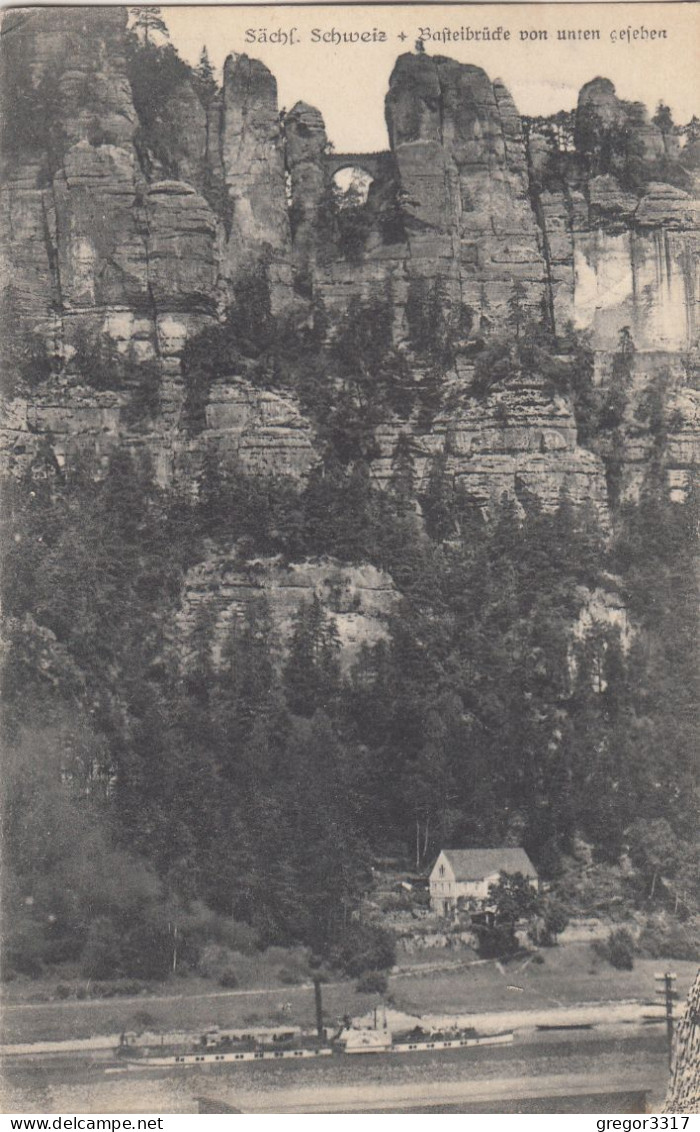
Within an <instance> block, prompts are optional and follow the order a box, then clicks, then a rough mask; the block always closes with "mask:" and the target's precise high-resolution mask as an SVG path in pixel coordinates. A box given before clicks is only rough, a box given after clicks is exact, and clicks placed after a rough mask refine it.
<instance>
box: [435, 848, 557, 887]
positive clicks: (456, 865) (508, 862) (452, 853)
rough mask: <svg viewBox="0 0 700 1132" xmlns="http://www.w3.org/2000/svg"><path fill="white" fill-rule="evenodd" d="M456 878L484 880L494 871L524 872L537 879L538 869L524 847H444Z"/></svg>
mask: <svg viewBox="0 0 700 1132" xmlns="http://www.w3.org/2000/svg"><path fill="white" fill-rule="evenodd" d="M442 852H443V854H444V856H445V857H446V858H447V860H448V861H449V863H450V866H451V867H452V871H453V873H454V875H455V880H483V879H484V877H488V876H493V874H494V873H522V874H523V876H526V877H534V878H535V879H537V869H536V868H535V866H534V865H533V863H532V861H531V860H530V858H529V857H528V855H527V853H526V852H525V850H524V849H519V848H511V847H509V846H505V847H504V848H503V849H443V850H442Z"/></svg>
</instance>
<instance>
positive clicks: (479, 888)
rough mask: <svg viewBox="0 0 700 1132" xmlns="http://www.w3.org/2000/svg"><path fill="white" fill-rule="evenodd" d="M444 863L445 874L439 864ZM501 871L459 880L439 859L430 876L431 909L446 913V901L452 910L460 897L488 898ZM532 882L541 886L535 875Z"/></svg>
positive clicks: (438, 912)
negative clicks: (481, 876)
mask: <svg viewBox="0 0 700 1132" xmlns="http://www.w3.org/2000/svg"><path fill="white" fill-rule="evenodd" d="M440 864H443V865H444V867H445V872H444V875H443V876H442V877H441V876H440V875H439V866H440ZM499 876H500V872H496V873H492V874H491V875H490V876H487V877H483V878H482V879H481V880H469V881H457V880H455V877H454V874H453V873H452V871H451V869H449V867H448V866H447V865H446V864H445V862H441V861H440V860H439V859H438V861H437V863H436V865H435V868H434V870H433V872H432V874H431V877H430V908H431V911H433V912H436V913H437V914H438V915H444V914H445V902H448V903H449V907H450V910H451V909H453V908H454V907H455V905H456V903H457V901H458V900H459V899H460V897H465V898H470V899H472V900H486V898H487V897H488V894H489V888H490V887H491V885H492V884H497V883H498V878H499ZM530 883H531V884H532V886H533V888H535V889H537V888H538V887H539V882H538V880H537V879H536V878H535V877H532V878H531V881H530Z"/></svg>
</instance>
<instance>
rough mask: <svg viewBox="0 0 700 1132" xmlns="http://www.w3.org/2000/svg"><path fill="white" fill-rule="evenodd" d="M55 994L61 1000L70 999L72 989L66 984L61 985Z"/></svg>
mask: <svg viewBox="0 0 700 1132" xmlns="http://www.w3.org/2000/svg"><path fill="white" fill-rule="evenodd" d="M54 994H55V996H56V998H60V999H66V998H70V996H71V989H70V987H67V986H66V984H65V983H59V984H58V986H57V987H56V990H55V991H54Z"/></svg>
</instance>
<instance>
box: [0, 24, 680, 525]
mask: <svg viewBox="0 0 700 1132" xmlns="http://www.w3.org/2000/svg"><path fill="white" fill-rule="evenodd" d="M5 26H6V29H7V33H8V34H6V35H5V36H4V50H5V55H6V64H7V66H6V72H7V74H8V76H9V80H8V83H9V89H8V90H7V91H6V94H5V100H6V106H7V107H8V108H9V109H10V111H11V113H10V114H8V112H7V110H6V113H5V118H6V119H8V120H9V121H8V139H7V141H6V145H5V153H6V172H5V179H4V186H3V192H2V221H1V223H2V244H3V248H4V257H5V258H4V262H3V269H4V272H5V276H4V277H5V279H6V280H8V286H7V287H6V290H5V300H6V309H7V311H8V312H9V315H6V318H7V319H8V321H9V322H11V323H12V329H13V331H14V332H15V336H16V337H18V340H19V346H18V348H17V350H16V351H15V354H14V355H13V359H14V361H13V365H14V370H15V372H12V373H10V374H9V375H8V377H9V378H10V380H9V383H8V384H9V390H8V391H9V392H10V393H11V394H15V395H16V396H14V397H13V398H11V403H10V407H9V410H8V413H7V429H6V431H5V439H4V446H5V459H6V462H8V463H9V464H10V465H11V466H13V467H14V466H21V465H22V464H23V463H24V462H25V461H26V459H27V458H28V457H29V456H30V455H31V453H32V452H33V451H34V450H35V449H36V445H37V443H38V441H39V439H40V438H41V437H42V436H44V437H45V436H49V437H50V439H51V441H52V443H53V444H54V447H55V450H56V453H57V455H58V457H59V459H60V460H65V459H69V458H70V453H71V452H72V451H74V450H77V449H79V448H84V447H94V448H95V449H96V450H97V451H98V452H100V453H106V452H107V451H108V450H109V448H110V447H111V446H113V445H115V444H128V445H131V446H132V447H134V448H138V449H144V448H146V449H148V450H149V451H150V452H151V454H152V456H153V459H154V465H155V467H156V469H157V472H158V475H159V476H160V478H161V479H162V480H163V481H164V482H165V481H167V480H170V479H173V478H178V477H179V478H180V479H182V480H183V481H184V482H185V483H186V484H187V485H188V486H189V487H191V488H192V490H193V491H194V490H196V480H197V474H198V471H197V470H198V468H199V467H200V466H201V461H202V456H203V453H204V452H206V451H207V450H209V449H211V448H212V447H213V448H214V449H215V450H216V451H217V452H222V453H226V452H229V453H234V454H236V455H237V456H238V457H240V459H241V461H242V463H243V465H244V466H245V467H246V468H247V469H248V470H250V471H254V472H257V471H265V472H273V473H278V474H284V475H293V476H296V477H303V476H304V475H305V474H306V473H307V472H308V470H309V468H310V467H312V466H313V463H314V461H315V460H316V459H317V449H315V448H314V439H313V437H314V429H313V427H312V424H311V421H310V420H309V419H305V418H304V417H303V416H302V415H301V412H300V409H299V405H298V402H297V400H296V398H295V396H294V394H293V393H292V392H290V391H289V390H284V389H276V388H270V387H269V384H270V383H269V382H268V383H267V385H268V387H261V385H260V382H256V381H253V382H251V381H249V380H248V378H247V375H246V372H245V367H243V369H241V370H239V371H236V370H235V369H230V368H229V369H228V370H227V371H226V372H220V373H219V374H217V375H216V380H215V381H213V383H212V384H211V386H210V388H209V390H208V393H207V403H206V405H205V406H204V412H203V421H202V424H203V427H202V428H201V429H200V430H199V431H198V432H197V433H196V434H193V433H192V430H191V429H190V428H189V427H188V423H187V414H186V389H185V387H184V383H183V374H182V354H183V349H184V348H185V346H186V344H187V343H188V342H191V341H192V340H193V339H195V338H196V336H197V335H198V334H201V332H202V331H203V330H205V329H206V328H211V327H215V326H218V325H219V324H220V322H221V319H222V317H223V314H224V311H225V310H226V309H227V308H229V307H230V305H231V304H232V303H233V304H234V305H235V302H236V296H237V294H238V292H237V289H236V288H237V286H239V284H240V283H241V280H243V281H245V279H246V277H247V274H248V273H249V272H250V271H251V269H253V268H254V267H255V266H256V265H260V264H262V265H263V266H264V270H265V273H266V278H267V281H268V285H269V293H270V303H271V310H272V312H273V314H279V315H281V316H285V313H289V312H292V313H294V315H295V317H297V318H301V319H302V320H303V318H304V317H305V314H304V312H305V311H308V310H309V309H310V307H313V306H315V307H318V304H319V303H321V304H323V306H324V307H325V310H326V312H327V314H328V317H329V318H330V324H329V328H328V335H329V336H330V338H332V336H333V333H334V325H335V324H336V322H337V319H338V318H339V317H340V316H341V315H342V313H343V311H345V310H346V309H347V307H348V304H349V303H350V301H351V300H352V299H353V297H361V298H364V299H367V298H368V296H370V295H371V294H372V293H373V291H376V289H377V288H381V287H384V288H385V289H386V287H387V285H388V286H389V293H390V295H391V302H392V304H393V325H394V339H395V344H396V347H397V349H398V350H399V351H402V352H403V353H404V356H405V357H406V359H407V361H408V364H409V366H410V365H414V366H417V365H418V362H417V361H416V359H415V358H413V357H412V354H411V346H410V327H409V325H408V315H407V303H408V300H409V296H410V293H411V287H412V285H414V284H415V282H416V280H419V281H420V280H424V281H426V283H427V284H428V285H431V284H435V283H436V282H438V281H439V283H440V286H441V287H442V288H443V293H444V297H445V302H447V303H449V304H450V305H451V306H453V307H455V308H460V309H463V310H464V311H466V312H467V315H468V320H469V322H470V325H471V331H470V332H469V333H470V334H471V340H470V342H467V347H469V346H470V344H471V346H472V347H474V346H475V342H476V340H477V339H479V338H480V339H481V340H483V339H486V340H487V341H488V340H489V337H490V336H493V335H497V334H498V333H499V332H501V331H503V329H504V328H505V327H507V324H508V319H509V317H510V315H509V309H510V304H511V303H512V299H513V293H514V287H516V286H517V287H518V289H519V290H518V295H519V298H518V302H519V303H520V304H521V307H522V311H523V317H529V318H535V319H537V320H542V319H544V320H545V321H547V322H549V323H551V324H552V326H553V327H555V328H556V329H557V330H562V329H563V328H564V326H565V324H566V323H567V322H569V321H571V322H573V323H574V324H575V326H576V327H577V328H578V329H579V330H581V331H586V332H587V333H588V334H589V335H590V342H591V345H592V348H593V350H594V353H595V358H596V381H597V382H598V383H599V384H600V385H601V386H602V387H605V385H606V383H609V382H610V381H611V380H612V378H611V373H612V372H613V369H614V366H613V365H612V361H611V359H613V357H614V354H615V351H616V349H617V346H618V341H619V335H620V332H621V331H622V330H623V328H625V327H627V328H629V332H630V334H631V337H632V339H633V342H634V346H635V358H634V364H633V391H632V395H631V396H630V400H629V405H628V408H627V411H626V417H625V421H624V425H623V427H622V430H621V433H620V435H618V442H619V443H620V444H621V445H622V446H623V448H624V453H623V462H624V463H625V467H626V471H625V477H626V478H625V484H624V490H625V491H627V492H634V491H635V490H638V488H639V484H640V482H641V479H643V475H644V467H645V466H646V465H645V461H647V458H648V454H649V450H650V445H651V444H652V440H651V439H650V435H649V433H648V430H646V431H645V427H644V425H643V423H642V424H640V421H639V419H638V414H637V417H635V413H636V411H637V409H638V402H639V398H641V397H642V396H643V395H644V392H645V391H646V390H647V389H648V387H649V384H650V382H653V381H654V380H657V379H658V378H659V375H665V380H666V384H665V388H666V390H667V393H668V398H669V401H668V404H669V406H670V408H669V412H668V414H667V417H668V427H667V429H666V433H667V437H666V451H665V462H666V474H667V478H668V481H669V484H670V486H671V487H672V489H673V490H674V491H675V492H676V493H680V494H682V493H683V491H684V490H685V489H686V487H687V482H688V479H689V476H690V474H691V471H692V468H693V466H694V460H695V458H696V448H695V437H696V432H695V422H696V417H697V403H696V400H695V394H694V392H693V390H692V388H691V386H690V376H692V371H693V367H694V365H695V359H696V357H697V316H696V304H697V293H698V287H697V282H698V281H697V263H698V257H697V238H698V236H697V231H698V229H697V200H696V198H695V195H694V191H695V185H696V182H697V169H696V166H697V160H696V158H695V157H694V156H693V154H694V150H693V148H692V145H691V144H690V143H689V145H688V146H687V147H686V150H681V149H680V144H679V141H678V138H677V136H676V135H674V134H672V133H671V132H670V131H669V130H666V131H664V130H663V129H662V128H661V126H659V125H657V124H655V123H653V122H650V121H649V119H648V116H647V115H646V111H645V110H644V108H643V107H641V106H639V105H637V104H633V105H629V104H626V103H623V102H621V101H620V100H619V99H618V98H617V95H616V93H615V90H614V87H613V85H612V83H610V82H609V81H608V80H602V79H597V80H595V81H594V82H593V83H589V84H587V86H586V87H584V89H583V91H582V92H581V98H580V102H579V107H578V110H577V113H576V116H575V121H574V123H573V127H572V131H571V136H570V137H568V138H564V139H562V137H561V136H559V137H554V136H553V133H552V130H551V129H550V128H549V127H548V126H547V124H546V123H544V124H543V123H542V122H539V123H534V124H533V123H527V129H524V128H523V123H522V121H521V119H520V117H519V115H518V112H517V109H516V107H515V105H514V103H513V100H512V98H511V97H510V94H509V93H508V91H507V89H506V88H505V86H504V85H503V84H502V83H501V82H500V81H498V80H496V81H491V80H490V79H489V77H488V76H487V75H486V74H485V72H484V71H482V70H481V69H480V68H478V67H475V66H470V65H466V64H460V63H457V62H455V61H454V60H451V59H448V58H444V57H441V56H428V55H425V54H422V55H413V54H407V55H402V56H401V57H400V58H399V59H398V60H397V63H396V66H395V68H394V71H393V74H392V76H391V79H390V84H389V91H388V94H387V100H386V118H387V126H388V133H389V144H390V148H389V150H388V151H387V152H386V153H384V154H369V155H362V154H353V155H337V154H333V153H332V152H329V147H328V145H327V138H326V133H325V128H324V124H323V120H322V117H321V115H320V113H319V112H318V111H317V110H316V109H314V108H313V107H311V106H308V105H307V104H305V103H299V104H297V106H295V107H294V108H293V109H292V110H291V111H290V112H289V113H288V114H287V115H286V116H285V117H284V119H283V120H281V119H280V114H279V109H278V104H277V91H276V83H275V80H274V77H273V76H272V75H271V74H270V72H269V71H268V70H267V69H266V68H265V67H264V66H263V65H262V64H261V63H259V62H258V61H256V60H254V59H249V58H247V57H246V56H243V55H242V56H231V57H229V59H228V60H227V62H226V65H225V67H224V73H223V84H222V88H221V90H220V91H218V92H216V93H214V94H213V95H212V96H211V97H209V98H207V99H203V98H202V96H201V92H198V90H197V89H196V82H195V81H194V79H195V76H193V74H192V73H191V72H189V71H188V69H187V68H186V67H185V66H184V64H181V63H180V61H179V60H177V59H176V57H175V56H174V52H172V49H169V48H168V49H166V52H165V55H163V54H162V53H161V55H160V56H158V68H160V69H159V70H158V76H160V77H159V78H158V82H160V83H161V85H162V82H163V81H164V80H163V79H162V76H163V75H166V74H167V76H169V78H168V84H167V91H165V93H163V91H162V90H161V94H160V96H159V97H161V102H160V103H158V105H157V106H155V103H154V99H156V94H155V93H154V92H153V90H150V87H149V83H148V82H145V83H141V84H139V81H137V77H138V76H137V75H136V74H135V71H134V61H133V55H134V50H135V49H134V43H133V38H132V39H130V38H129V37H128V35H127V31H126V26H127V18H126V12H125V10H124V9H119V8H111V9H110V8H99V9H91V10H90V9H71V8H67V9H60V10H46V11H43V10H32V9H27V10H17V11H15V12H11V13H8V14H7V16H6V20H5ZM10 31H11V32H12V34H9V32H10ZM150 50H151V52H152V53H153V52H155V49H153V48H151V49H150ZM168 52H170V54H168ZM140 58H141V62H140V65H141V67H142V68H143V67H144V66H145V65H146V63H147V61H148V58H149V56H148V52H145V54H144V53H143V52H142V55H141V57H140ZM154 58H155V55H154ZM166 64H167V65H166ZM154 75H155V72H154ZM152 85H153V88H154V90H155V88H156V87H157V86H158V84H157V83H156V81H155V78H154V81H153V84H152ZM158 89H160V88H158ZM149 99H150V101H149ZM154 106H155V110H154ZM156 110H157V114H156V113H155V111H156ZM154 115H155V117H154ZM154 122H156V124H157V128H156V127H155V126H154ZM620 139H622V141H620ZM344 166H346V167H351V166H359V167H361V168H364V169H366V170H367V171H368V173H369V174H370V176H371V177H372V179H373V180H372V185H371V188H370V191H369V196H368V199H367V202H366V204H365V205H364V206H363V207H362V208H359V209H357V208H356V209H355V211H354V213H353V214H352V215H353V217H354V221H355V222H356V224H357V225H359V228H357V231H359V232H360V239H359V243H358V241H357V239H356V241H355V244H354V245H353V250H352V254H350V252H349V251H348V248H347V247H346V246H344V245H343V240H342V233H343V231H344V228H343V225H344V224H346V223H347V216H348V215H350V213H346V215H345V218H344V216H343V215H342V213H341V212H338V208H339V207H341V206H339V205H338V201H337V199H336V197H337V194H335V196H334V190H333V178H334V175H335V174H336V173H337V172H338V170H339V169H340V168H342V167H344ZM334 209H335V213H334ZM37 335H38V336H39V337H40V339H41V341H42V342H43V343H44V346H45V351H46V354H47V357H48V363H47V365H48V371H49V372H47V373H46V374H45V375H44V376H43V377H42V380H41V381H40V382H38V381H33V382H32V381H31V380H29V381H28V380H26V379H25V378H24V377H23V376H22V372H21V371H22V364H23V363H22V358H23V357H24V356H25V355H26V353H27V350H28V346H27V342H28V341H29V340H30V339H31V341H32V342H34V341H35V339H36V336H37ZM23 336H24V337H23ZM477 345H478V343H477ZM467 352H468V351H467ZM30 353H31V351H30ZM144 367H145V368H144ZM149 367H150V368H149ZM470 372H471V371H470V363H469V361H468V360H467V361H465V360H464V358H462V359H461V360H460V359H459V358H458V359H457V362H456V364H454V365H453V366H452V368H451V370H450V372H449V373H448V374H447V378H446V383H445V389H444V390H443V394H444V395H443V397H442V400H441V404H440V405H439V406H438V408H437V410H436V412H435V413H434V414H433V420H432V423H431V424H429V426H426V425H425V422H423V424H422V425H420V426H419V425H418V424H417V423H416V421H415V420H414V419H412V418H411V419H406V420H403V421H402V420H399V419H398V418H397V419H394V420H387V421H385V423H384V424H383V426H382V428H381V429H380V430H379V432H378V440H379V443H380V449H381V450H382V454H381V455H380V457H379V459H378V462H377V463H376V465H375V472H376V475H377V476H378V478H379V479H380V481H381V480H382V479H386V478H387V468H388V460H389V458H390V452H389V450H388V446H389V445H390V443H391V438H392V437H394V438H395V436H396V434H397V432H398V431H400V430H401V429H403V428H410V429H412V430H413V431H414V432H416V439H417V443H418V447H419V449H422V450H423V452H424V453H425V455H426V458H427V457H428V456H429V455H430V454H431V453H432V452H434V451H435V450H436V448H446V450H449V461H450V467H451V468H452V470H453V472H454V475H455V477H456V478H458V479H463V480H464V481H465V482H467V483H468V485H469V490H470V492H471V493H472V494H473V495H474V496H475V497H476V498H478V499H479V500H481V501H483V502H487V501H488V500H489V499H491V498H493V497H498V496H499V495H500V494H501V493H502V492H503V491H507V492H509V493H511V494H515V495H517V494H518V490H522V489H523V487H524V488H525V489H526V490H529V491H532V492H534V493H535V494H536V495H537V496H539V497H540V498H541V499H542V500H543V502H545V504H546V505H548V506H549V505H552V504H553V503H554V502H555V501H556V499H557V498H558V496H559V493H560V491H561V489H562V488H565V489H566V490H567V491H568V492H569V494H570V495H571V496H572V498H573V499H574V500H575V501H590V502H593V503H594V505H595V506H596V507H597V508H598V509H599V511H601V513H602V512H604V511H605V509H606V483H605V475H604V471H605V469H604V464H603V459H602V457H606V449H605V445H604V444H603V445H602V446H601V445H599V446H598V447H597V450H595V449H596V445H595V444H592V445H590V444H589V447H588V448H583V447H582V446H581V444H580V443H579V439H578V436H577V422H576V419H575V417H574V414H573V408H572V404H571V403H570V401H569V400H568V398H567V397H566V396H565V395H561V394H560V395H555V394H554V393H552V392H551V391H550V390H549V387H548V386H547V384H546V383H545V382H543V381H538V380H537V379H536V377H535V378H534V379H533V377H532V375H530V376H527V377H523V379H522V380H520V381H518V380H517V379H515V380H513V381H510V382H509V383H508V384H507V386H506V387H503V388H501V389H499V390H494V391H493V392H492V393H490V394H489V397H488V398H487V399H486V400H484V399H483V398H481V399H478V398H475V397H473V396H472V395H471V392H470V385H469V375H470ZM145 374H146V375H147V374H151V376H152V377H153V375H155V377H153V380H152V383H151V387H149V388H150V389H151V393H150V395H149V397H148V398H147V407H146V408H142V407H141V406H142V402H143V400H144V394H143V385H144V380H145V378H144V375H145ZM115 375H118V380H117V377H116V376H115ZM332 376H333V375H331V378H332ZM273 384H274V383H273ZM455 386H456V387H457V393H458V395H457V397H455V396H454V395H453V394H454V388H455ZM139 398H140V399H139Z"/></svg>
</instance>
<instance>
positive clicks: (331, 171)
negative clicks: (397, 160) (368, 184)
mask: <svg viewBox="0 0 700 1132" xmlns="http://www.w3.org/2000/svg"><path fill="white" fill-rule="evenodd" d="M392 162H393V155H392V153H391V150H388V149H385V150H381V151H380V152H378V153H327V154H325V155H324V158H323V163H324V168H325V170H326V174H327V176H328V179H329V180H331V179H332V178H333V177H335V175H336V173H339V172H340V170H341V169H363V170H364V171H365V173H369V175H370V177H371V178H372V180H373V181H376V180H377V178H378V177H380V176H382V175H386V173H387V170H388V169H390V168H391V163H392Z"/></svg>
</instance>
